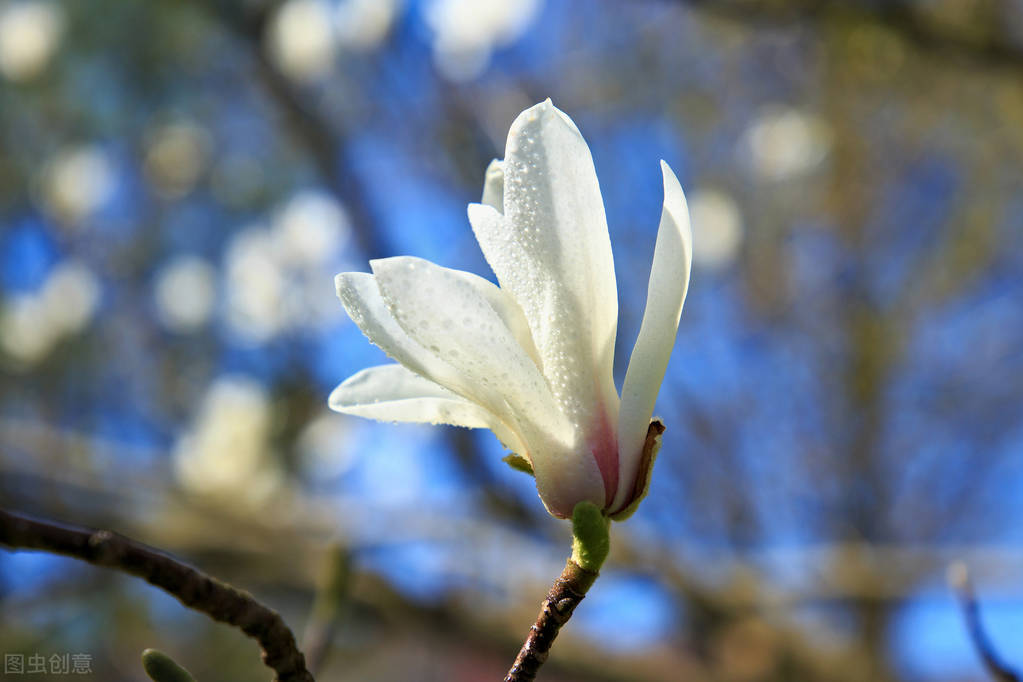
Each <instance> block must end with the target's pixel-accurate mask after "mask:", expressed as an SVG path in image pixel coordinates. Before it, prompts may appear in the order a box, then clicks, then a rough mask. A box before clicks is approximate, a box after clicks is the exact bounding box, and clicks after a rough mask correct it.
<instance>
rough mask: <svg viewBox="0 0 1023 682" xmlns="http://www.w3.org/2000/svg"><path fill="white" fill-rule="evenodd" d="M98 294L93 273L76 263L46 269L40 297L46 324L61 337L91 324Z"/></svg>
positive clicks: (61, 264)
mask: <svg viewBox="0 0 1023 682" xmlns="http://www.w3.org/2000/svg"><path fill="white" fill-rule="evenodd" d="M101 291H102V288H101V285H100V282H99V279H98V278H97V277H96V274H95V273H93V271H92V270H91V269H90V268H89V267H88V266H86V265H85V264H84V263H80V262H78V261H76V260H65V261H63V262H61V263H59V264H58V265H56V266H55V267H54V268H53V269H52V270H50V274H49V276H47V278H46V283H45V284H44V285H43V288H42V291H41V292H40V297H41V298H42V301H43V307H44V309H45V310H46V315H47V317H49V319H50V323H51V324H52V325H53V327H54V329H56V330H57V332H58V333H59V334H61V335H71V334H77V333H79V332H80V331H82V330H83V329H85V327H86V325H88V324H89V322H91V321H92V318H93V317H94V316H95V315H96V309H97V308H98V307H99V302H100V293H101Z"/></svg>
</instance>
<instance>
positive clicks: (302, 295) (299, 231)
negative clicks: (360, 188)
mask: <svg viewBox="0 0 1023 682" xmlns="http://www.w3.org/2000/svg"><path fill="white" fill-rule="evenodd" d="M271 220H272V222H271V224H270V226H269V227H263V226H258V225H257V226H253V227H248V228H245V229H243V230H241V231H240V232H238V233H237V234H236V235H235V236H234V237H233V238H232V239H231V241H230V243H229V244H228V247H227V253H226V256H225V263H224V277H225V290H226V292H225V295H226V316H227V323H228V326H229V328H230V329H231V330H232V332H234V333H235V335H236V336H237V337H238V338H239V339H241V340H242V341H245V342H247V343H252V344H260V343H265V342H267V341H269V340H271V339H272V338H274V337H275V336H277V335H279V334H282V333H284V332H287V331H289V330H302V329H317V328H322V327H326V326H329V325H331V324H333V323H334V322H336V321H337V320H339V319H341V318H342V316H343V314H342V312H341V311H340V310H339V309H338V307H337V300H336V299H335V298H334V296H333V295H332V294H331V292H330V291H329V290H326V291H325V290H324V289H323V287H322V282H323V280H324V278H329V277H330V276H332V275H333V266H334V264H335V262H336V259H337V257H338V254H339V253H340V252H341V250H342V249H343V248H344V246H345V244H346V243H347V241H348V237H349V232H350V226H349V223H348V217H347V213H346V212H345V210H344V208H343V207H342V206H341V204H339V203H338V202H337V201H336V200H335V199H334V198H333V197H332V196H330V195H329V194H326V193H323V192H318V191H312V190H303V191H300V192H298V193H296V194H295V195H294V196H292V197H291V198H290V199H289V200H288V201H287V202H286V203H285V204H284V205H283V206H282V207H281V208H280V209H279V210H277V211H276V212H274V213H273V214H272V216H271Z"/></svg>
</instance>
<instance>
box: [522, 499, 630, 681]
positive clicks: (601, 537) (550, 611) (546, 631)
mask: <svg viewBox="0 0 1023 682" xmlns="http://www.w3.org/2000/svg"><path fill="white" fill-rule="evenodd" d="M609 530H610V522H609V521H608V519H607V517H606V516H604V515H603V513H602V512H601V511H600V510H599V509H598V508H597V507H596V505H594V504H593V503H591V502H580V503H579V504H577V505H576V506H575V509H574V510H573V512H572V556H571V558H569V560H568V561H567V562H566V563H565V570H563V571H562V572H561V575H560V576H558V579H557V580H555V581H554V585H553V586H551V589H550V591H549V592H547V598H546V599H544V600H543V604H542V605H541V607H540V614H539V615H538V616H537V617H536V623H534V624H533V627H531V628H530V629H529V634H528V635H527V636H526V641H525V642H524V643H523V644H522V648H521V649H520V650H519V655H518V656H516V657H515V663H513V664H512V667H511V669H510V670H509V671H508V674H507V675H506V676H505V678H504V682H530V681H531V680H535V679H536V674H537V673H538V672H539V671H540V666H542V665H543V664H544V661H546V660H547V656H548V655H549V654H550V651H551V645H553V644H554V639H555V638H556V637H557V636H558V631H560V630H561V626H563V625H564V624H565V623H567V622H568V619H569V618H571V617H572V613H573V612H574V611H575V607H577V606H579V602H581V601H582V600H583V597H585V596H586V593H587V592H588V591H589V589H590V587H591V586H592V585H593V583H594V582H595V581H596V580H597V575H598V571H599V570H600V566H601V565H602V564H603V563H604V559H605V558H607V553H608V549H609V547H610V534H609Z"/></svg>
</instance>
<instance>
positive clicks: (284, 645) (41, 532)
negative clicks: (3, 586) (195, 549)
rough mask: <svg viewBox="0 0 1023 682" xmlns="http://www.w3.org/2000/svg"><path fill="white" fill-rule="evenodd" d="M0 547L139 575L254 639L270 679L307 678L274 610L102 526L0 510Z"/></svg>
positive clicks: (309, 681) (307, 681) (291, 681)
mask: <svg viewBox="0 0 1023 682" xmlns="http://www.w3.org/2000/svg"><path fill="white" fill-rule="evenodd" d="M0 545H6V546H7V547H9V548H11V549H32V550H42V551H45V552H52V553H54V554H62V555H64V556H69V557H73V558H75V559H81V560H82V561H87V562H89V563H90V564H95V565H96V566H103V567H105V568H113V569H116V570H119V571H122V572H124V573H129V574H131V575H134V576H137V577H139V578H143V579H145V580H146V581H147V582H149V583H150V584H152V585H155V586H156V587H159V588H160V589H162V590H164V591H165V592H167V593H169V594H171V595H173V596H174V597H176V598H177V599H178V601H180V602H181V603H182V604H184V605H185V606H187V607H189V608H191V609H195V610H196V611H200V612H202V613H205V614H206V615H208V616H209V617H210V618H212V619H213V620H216V621H219V622H221V623H228V624H229V625H233V626H235V627H237V628H239V629H240V630H241V631H242V632H244V633H245V634H246V635H248V636H249V637H252V638H253V639H255V640H256V641H257V642H258V643H259V646H260V648H261V649H262V652H263V663H265V664H266V665H267V666H268V667H269V668H272V669H273V670H274V672H275V673H276V676H275V677H274V680H275V682H313V676H312V675H311V674H310V673H309V671H308V670H307V669H306V665H305V658H304V656H303V655H302V652H301V651H299V650H298V646H297V644H296V643H295V636H294V635H293V634H292V632H291V630H290V629H288V626H287V625H286V624H285V623H284V620H283V619H282V618H281V616H280V614H278V613H277V612H276V611H273V610H272V609H270V608H267V607H266V606H263V605H262V604H260V603H259V602H257V601H256V600H255V599H254V598H253V597H252V595H250V594H248V593H246V592H242V591H241V590H238V589H235V588H234V587H232V586H230V585H228V584H227V583H224V582H221V581H219V580H217V579H216V578H213V577H210V576H208V575H206V574H205V573H202V572H201V571H198V570H196V569H194V568H192V567H191V566H187V565H185V564H183V563H181V562H180V561H178V560H177V559H174V558H173V557H170V556H168V555H167V554H164V553H162V552H160V551H158V550H156V549H153V548H151V547H147V546H145V545H143V544H141V543H139V542H136V541H134V540H132V539H130V538H126V537H124V536H123V535H118V534H117V533H112V532H110V531H108V530H92V529H86V528H76V527H73V526H65V525H62V524H58V523H53V522H50V521H42V520H38V519H31V518H28V517H26V516H22V515H20V514H15V513H12V512H9V511H5V510H3V509H0Z"/></svg>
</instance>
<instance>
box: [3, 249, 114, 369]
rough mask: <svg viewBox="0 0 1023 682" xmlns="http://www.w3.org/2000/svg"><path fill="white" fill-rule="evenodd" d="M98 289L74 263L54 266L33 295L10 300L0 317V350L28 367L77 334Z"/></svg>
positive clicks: (95, 281) (89, 274)
mask: <svg viewBox="0 0 1023 682" xmlns="http://www.w3.org/2000/svg"><path fill="white" fill-rule="evenodd" d="M101 293H102V286H101V284H100V282H99V279H98V278H97V277H96V275H95V273H93V272H92V270H90V269H89V268H88V266H86V265H84V264H83V263H80V262H78V261H75V260H66V261H63V262H61V263H58V264H57V265H56V266H54V267H53V269H51V270H50V272H49V274H48V275H47V278H46V281H45V282H44V283H43V285H42V286H41V287H40V288H39V289H38V290H37V291H34V292H30V293H23V294H18V295H16V296H13V297H12V298H10V299H9V300H8V301H7V302H6V303H5V305H4V308H3V312H2V314H0V347H2V348H3V350H4V352H5V353H7V354H8V355H10V356H11V357H13V358H14V359H16V360H18V361H19V362H21V363H23V364H25V365H28V366H31V365H34V364H36V363H38V362H39V361H40V360H42V359H43V358H45V357H46V356H47V355H49V354H50V352H51V351H52V350H53V348H54V347H55V346H56V345H57V343H58V342H60V340H61V339H63V338H65V337H68V336H72V335H74V334H77V333H80V332H81V331H82V330H84V329H85V327H86V326H87V325H88V324H89V322H91V321H92V319H93V317H95V315H96V310H97V308H98V307H99V303H100V295H101Z"/></svg>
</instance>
